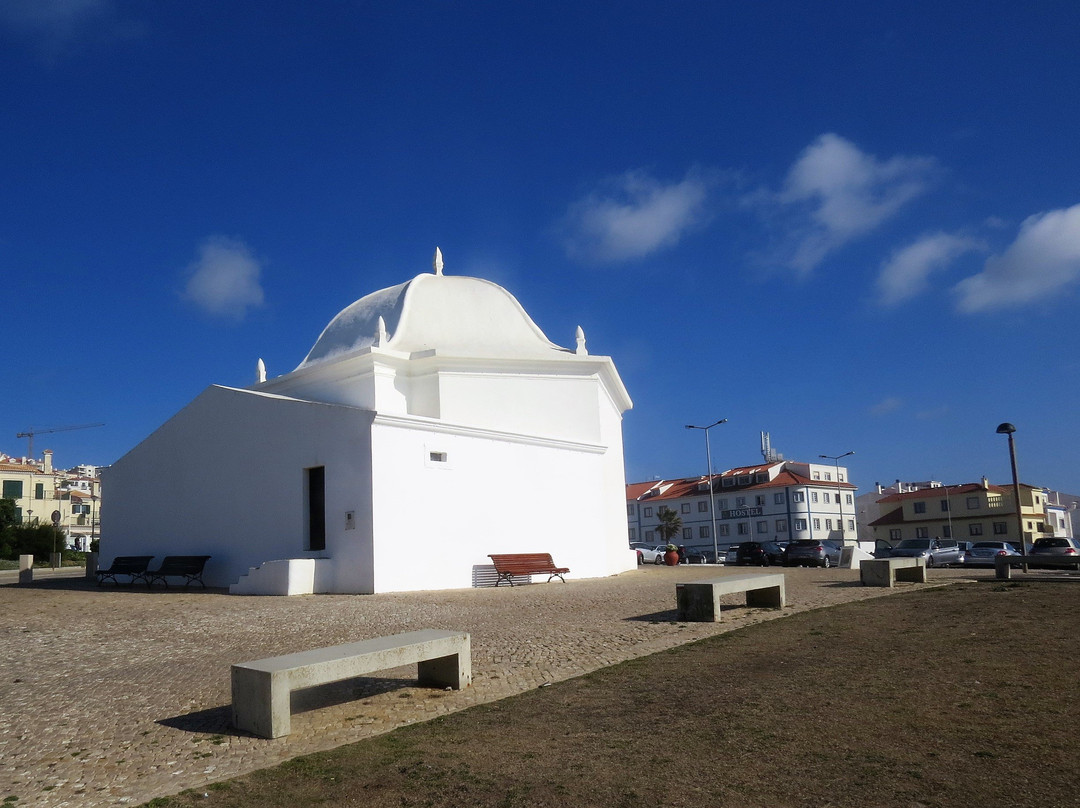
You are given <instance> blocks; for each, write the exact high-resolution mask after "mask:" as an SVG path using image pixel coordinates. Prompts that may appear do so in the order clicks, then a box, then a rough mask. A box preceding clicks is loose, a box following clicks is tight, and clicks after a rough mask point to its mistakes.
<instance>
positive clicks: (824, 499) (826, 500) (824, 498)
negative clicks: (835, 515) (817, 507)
mask: <svg viewBox="0 0 1080 808" xmlns="http://www.w3.org/2000/svg"><path fill="white" fill-rule="evenodd" d="M821 501H822V502H824V503H825V504H826V505H828V504H829V503H830V502H831V501H832V500H830V499H829V492H828V491H826V492H825V493H824V494H822V495H821Z"/></svg>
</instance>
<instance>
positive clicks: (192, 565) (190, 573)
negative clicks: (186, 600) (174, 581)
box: [143, 555, 210, 589]
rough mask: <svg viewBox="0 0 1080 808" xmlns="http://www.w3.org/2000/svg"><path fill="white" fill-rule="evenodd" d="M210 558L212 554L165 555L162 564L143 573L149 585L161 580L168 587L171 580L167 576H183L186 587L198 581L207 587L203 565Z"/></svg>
mask: <svg viewBox="0 0 1080 808" xmlns="http://www.w3.org/2000/svg"><path fill="white" fill-rule="evenodd" d="M209 560H210V556H208V555H207V556H165V558H164V560H163V561H162V562H161V566H160V567H158V568H157V569H156V570H147V571H146V573H145V574H144V575H143V579H144V580H145V581H146V585H147V586H153V585H154V581H161V582H162V583H163V584H165V588H166V589H168V587H169V582H168V581H167V580H165V579H166V578H183V579H184V589H187V588H188V586H189V585H190V584H193V583H196V582H198V584H199V586H201V587H202V588H203V589H206V584H205V583H203V579H202V576H203V567H205V566H206V562H207V561H209Z"/></svg>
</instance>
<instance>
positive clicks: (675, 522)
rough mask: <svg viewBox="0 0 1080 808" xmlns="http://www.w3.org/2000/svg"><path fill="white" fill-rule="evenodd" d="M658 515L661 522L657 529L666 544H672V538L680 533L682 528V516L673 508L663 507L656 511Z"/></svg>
mask: <svg viewBox="0 0 1080 808" xmlns="http://www.w3.org/2000/svg"><path fill="white" fill-rule="evenodd" d="M656 515H657V517H658V518H659V519H660V524H658V525H657V526H656V529H657V531H658V532H659V533H660V540H661V541H663V542H664V543H666V544H671V540H672V539H674V538H675V537H676V536H678V535H679V531H680V530H682V517H681V516H679V514H677V513H675V511H673V510H671V508H666V507H661V508H660V509H659V510H657V512H656Z"/></svg>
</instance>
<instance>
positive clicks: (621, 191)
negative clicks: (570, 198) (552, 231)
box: [562, 171, 708, 263]
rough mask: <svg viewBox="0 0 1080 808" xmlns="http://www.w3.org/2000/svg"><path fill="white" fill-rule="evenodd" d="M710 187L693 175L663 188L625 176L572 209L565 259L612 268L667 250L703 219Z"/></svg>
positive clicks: (636, 175)
mask: <svg viewBox="0 0 1080 808" xmlns="http://www.w3.org/2000/svg"><path fill="white" fill-rule="evenodd" d="M707 194H708V183H707V182H706V180H705V179H704V178H703V177H701V176H698V175H697V174H695V173H691V174H688V175H687V177H686V178H685V179H684V180H682V181H681V182H676V183H671V184H668V185H664V184H663V183H661V182H659V181H657V180H655V179H653V178H652V177H651V176H649V175H648V174H647V173H645V172H644V171H628V172H627V173H625V174H623V175H621V176H619V177H614V178H611V179H609V180H607V181H605V182H604V183H603V184H602V187H601V188H600V189H598V190H596V191H594V192H592V193H590V194H588V195H586V196H585V197H583V198H582V199H579V200H578V201H577V202H574V203H573V204H572V205H570V208H569V210H568V211H567V213H566V216H565V217H564V219H563V222H562V229H563V233H564V244H565V247H566V251H567V253H568V254H569V255H570V256H571V257H574V258H579V259H584V260H588V261H595V262H599V263H616V262H620V261H628V260H632V259H635V258H642V257H644V256H646V255H649V254H650V253H653V252H656V251H657V250H659V249H662V248H664V247H670V246H672V245H674V244H677V243H678V242H679V239H680V238H681V237H682V235H683V233H685V232H686V231H687V230H688V229H690V228H691V227H694V226H695V225H697V224H699V223H700V222H702V221H703V220H704V219H705V198H706V196H707Z"/></svg>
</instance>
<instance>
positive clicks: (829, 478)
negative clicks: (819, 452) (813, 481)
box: [825, 471, 832, 482]
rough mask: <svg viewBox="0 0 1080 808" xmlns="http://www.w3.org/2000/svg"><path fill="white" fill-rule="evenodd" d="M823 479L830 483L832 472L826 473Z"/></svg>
mask: <svg viewBox="0 0 1080 808" xmlns="http://www.w3.org/2000/svg"><path fill="white" fill-rule="evenodd" d="M825 479H826V481H828V482H832V472H831V471H826V472H825Z"/></svg>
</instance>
